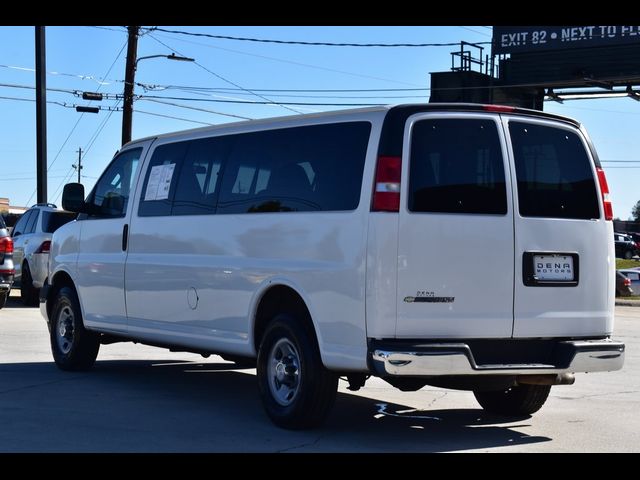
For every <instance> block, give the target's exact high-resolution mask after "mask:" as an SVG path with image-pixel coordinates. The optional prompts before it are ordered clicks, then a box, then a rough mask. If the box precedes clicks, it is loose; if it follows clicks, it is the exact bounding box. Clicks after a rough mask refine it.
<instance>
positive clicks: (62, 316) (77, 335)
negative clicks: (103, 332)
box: [50, 287, 100, 371]
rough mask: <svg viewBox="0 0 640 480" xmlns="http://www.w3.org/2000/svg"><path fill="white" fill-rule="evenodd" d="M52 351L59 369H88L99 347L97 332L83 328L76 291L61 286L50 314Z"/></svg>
mask: <svg viewBox="0 0 640 480" xmlns="http://www.w3.org/2000/svg"><path fill="white" fill-rule="evenodd" d="M50 339H51V352H52V353H53V359H54V361H55V362H56V365H57V366H58V367H59V368H60V369H61V370H73V371H75V370H88V369H89V368H91V367H92V366H93V364H94V362H95V361H96V357H97V356H98V350H99V348H100V341H99V337H98V335H97V334H96V333H94V332H92V331H90V330H87V329H85V328H84V325H83V323H82V311H81V310H80V303H79V302H78V296H77V295H76V292H75V291H74V290H73V289H72V288H69V287H63V288H61V289H60V291H59V292H58V294H57V296H56V300H55V304H54V306H53V315H52V316H51V329H50Z"/></svg>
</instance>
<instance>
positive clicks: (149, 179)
mask: <svg viewBox="0 0 640 480" xmlns="http://www.w3.org/2000/svg"><path fill="white" fill-rule="evenodd" d="M188 148H189V142H179V143H170V144H167V145H161V146H159V147H158V148H156V149H155V151H154V152H153V156H152V157H151V161H150V162H149V167H148V168H147V172H146V174H145V179H144V183H143V184H142V194H141V197H140V204H139V206H138V215H139V216H141V217H155V216H160V215H171V207H172V201H173V195H174V194H175V190H176V185H177V183H178V182H177V181H176V179H177V177H178V174H179V169H180V166H181V165H182V160H183V159H184V156H185V154H186V153H187V149H188Z"/></svg>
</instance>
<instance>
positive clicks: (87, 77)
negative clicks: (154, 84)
mask: <svg viewBox="0 0 640 480" xmlns="http://www.w3.org/2000/svg"><path fill="white" fill-rule="evenodd" d="M0 68H7V69H10V70H20V71H25V72H35V71H36V70H35V68H30V67H18V66H15V65H4V64H0ZM46 73H47V75H54V76H61V77H73V78H79V79H80V80H93V81H94V82H96V83H98V84H99V85H109V83H108V82H104V81H103V80H110V81H112V82H122V80H113V79H108V78H101V77H94V76H93V75H83V74H79V73H64V72H53V71H47V72H46Z"/></svg>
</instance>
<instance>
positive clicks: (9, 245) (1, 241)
mask: <svg viewBox="0 0 640 480" xmlns="http://www.w3.org/2000/svg"><path fill="white" fill-rule="evenodd" d="M0 253H1V254H5V253H13V240H12V238H11V237H2V238H0Z"/></svg>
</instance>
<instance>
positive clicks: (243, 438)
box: [0, 360, 549, 452]
mask: <svg viewBox="0 0 640 480" xmlns="http://www.w3.org/2000/svg"><path fill="white" fill-rule="evenodd" d="M234 368H236V367H235V365H234V364H231V363H228V364H222V363H207V362H203V363H189V362H175V363H171V362H167V361H164V360H163V361H133V360H105V361H98V362H97V363H96V366H95V368H94V369H93V370H92V371H90V372H62V371H59V370H58V369H57V368H56V367H55V365H54V364H53V363H18V364H0V424H1V425H3V428H2V429H0V451H2V452H15V451H36V452H39V451H46V452H61V451H72V452H85V451H89V452H160V451H169V452H250V451H256V452H276V451H316V452H354V451H358V452H371V451H385V452H442V451H464V450H469V449H484V448H492V447H498V446H509V445H522V444H527V443H537V442H545V441H549V438H546V437H534V436H528V435H526V434H523V433H521V432H518V431H515V430H513V429H512V427H514V425H513V424H512V422H513V421H514V419H507V420H505V419H502V418H499V417H493V416H489V415H487V414H485V413H484V412H483V411H482V410H480V409H477V410H471V409H467V410H444V409H439V410H427V411H415V410H413V409H411V408H410V407H407V406H404V405H398V404H393V403H387V402H383V401H380V400H379V399H376V398H371V397H362V396H356V395H350V394H343V393H339V394H338V398H337V401H336V405H335V406H334V409H333V411H332V413H331V414H330V416H329V418H328V420H327V422H326V424H325V425H324V427H322V428H320V429H317V430H313V431H303V432H298V431H286V430H281V429H279V428H277V427H275V426H274V425H273V424H271V422H270V421H269V419H268V418H267V417H266V415H265V414H264V413H263V410H262V407H261V404H260V400H259V397H258V391H257V385H256V382H255V377H254V375H251V373H252V372H253V370H244V371H243V370H233V369H234ZM362 392H364V393H365V394H367V393H368V392H367V389H366V388H365V389H364V390H362ZM371 393H372V394H375V391H373V390H372V392H371ZM501 423H509V424H510V425H509V426H507V425H504V426H501ZM525 423H526V419H525ZM515 426H517V427H522V426H523V425H515Z"/></svg>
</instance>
